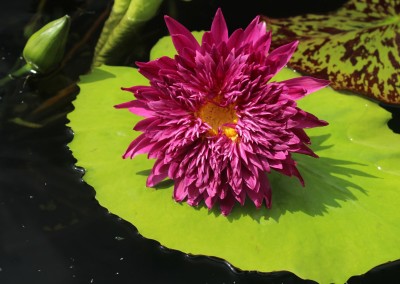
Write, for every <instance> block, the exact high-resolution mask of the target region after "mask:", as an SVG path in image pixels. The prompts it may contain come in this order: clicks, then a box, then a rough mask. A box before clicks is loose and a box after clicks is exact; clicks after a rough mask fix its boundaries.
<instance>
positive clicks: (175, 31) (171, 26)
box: [164, 16, 200, 54]
mask: <svg viewBox="0 0 400 284" xmlns="http://www.w3.org/2000/svg"><path fill="white" fill-rule="evenodd" d="M164 20H165V23H166V24H167V28H168V30H169V33H170V34H171V36H172V41H173V43H174V46H175V48H176V50H177V51H178V53H179V54H180V53H181V52H182V51H183V48H184V47H186V48H190V49H192V50H198V49H199V48H200V45H199V43H198V42H197V40H196V38H195V37H194V36H193V35H192V33H191V32H190V31H189V30H188V29H187V28H186V27H185V26H183V25H182V24H181V23H179V22H178V21H176V20H174V19H173V18H171V17H169V16H164ZM174 35H181V36H183V37H185V38H186V39H187V41H186V43H187V45H186V46H182V45H181V44H182V42H181V41H179V42H175V40H174ZM175 38H176V37H175Z"/></svg>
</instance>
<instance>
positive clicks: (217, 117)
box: [197, 101, 238, 141]
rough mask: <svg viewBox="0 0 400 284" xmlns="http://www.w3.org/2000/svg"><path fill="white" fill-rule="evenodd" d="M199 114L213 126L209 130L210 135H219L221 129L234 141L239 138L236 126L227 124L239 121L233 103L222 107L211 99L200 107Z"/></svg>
mask: <svg viewBox="0 0 400 284" xmlns="http://www.w3.org/2000/svg"><path fill="white" fill-rule="evenodd" d="M197 116H198V117H200V118H201V120H203V121H204V122H205V123H207V124H208V125H209V126H210V127H211V129H210V130H209V134H210V135H212V136H215V135H218V133H219V131H221V132H222V133H223V134H225V136H227V137H228V138H230V139H232V140H233V141H235V140H236V139H237V137H238V134H237V132H236V130H235V128H232V126H226V125H225V124H236V123H237V121H238V117H237V115H236V112H235V109H234V105H232V104H231V105H228V106H226V107H221V106H219V105H217V104H216V103H215V102H212V101H210V102H207V103H206V104H205V105H203V106H202V107H201V108H200V110H199V111H198V112H197Z"/></svg>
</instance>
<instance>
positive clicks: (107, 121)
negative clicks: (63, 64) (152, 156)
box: [68, 39, 400, 283]
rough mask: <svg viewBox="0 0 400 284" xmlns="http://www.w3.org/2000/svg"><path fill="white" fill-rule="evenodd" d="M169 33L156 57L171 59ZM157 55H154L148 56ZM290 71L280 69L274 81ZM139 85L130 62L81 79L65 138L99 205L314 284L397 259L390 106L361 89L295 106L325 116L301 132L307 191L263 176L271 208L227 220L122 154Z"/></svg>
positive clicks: (398, 215)
mask: <svg viewBox="0 0 400 284" xmlns="http://www.w3.org/2000/svg"><path fill="white" fill-rule="evenodd" d="M168 41H169V42H170V39H169V40H168V39H163V40H162V41H161V42H160V44H159V45H156V47H155V48H154V49H153V52H152V54H153V56H154V55H156V56H158V55H160V54H162V53H160V49H162V51H163V52H164V54H169V55H172V54H173V48H172V47H171V43H169V44H168ZM153 58H154V57H153ZM294 76H296V73H294V72H292V71H290V70H288V69H284V70H282V71H281V72H280V74H279V76H278V77H276V80H284V79H287V78H291V77H294ZM141 84H147V81H146V79H144V78H143V77H142V76H141V75H140V74H139V73H138V72H137V70H135V69H132V68H128V67H109V66H103V67H100V68H95V69H94V70H93V72H92V73H91V74H89V75H85V76H83V77H82V78H81V82H80V84H79V86H80V88H81V92H80V94H79V95H78V97H77V100H76V101H75V102H74V105H75V110H74V111H73V112H72V113H70V114H69V116H68V117H69V119H70V121H71V122H70V124H69V125H70V127H72V129H73V131H74V133H75V137H74V139H73V141H72V142H71V144H70V145H69V146H70V148H71V149H72V151H73V154H74V156H75V157H76V158H77V160H78V162H77V164H78V165H79V166H81V167H84V168H85V169H86V174H85V175H84V180H85V181H86V182H87V183H89V184H90V185H92V186H93V187H94V188H95V190H96V198H97V200H98V201H99V202H100V204H101V205H102V206H104V207H106V208H107V209H108V210H110V211H111V212H113V213H114V214H116V215H118V216H120V217H121V218H123V219H125V220H127V221H129V222H131V223H132V224H134V225H135V226H136V227H137V229H138V230H139V232H140V233H141V234H142V235H143V236H145V237H146V238H149V239H155V240H157V241H159V242H160V243H161V244H162V245H163V246H166V247H168V248H172V249H176V250H180V251H183V252H185V253H190V254H201V255H209V256H216V257H219V258H222V259H225V260H227V261H229V262H230V263H231V264H233V265H234V266H235V267H238V268H240V269H243V270H256V271H263V272H271V271H282V270H287V271H291V272H293V273H295V274H297V275H298V276H299V277H301V278H304V279H312V280H315V281H317V282H319V283H332V282H335V283H344V282H345V281H346V280H347V279H348V278H349V277H351V276H352V275H359V274H363V273H365V272H367V271H368V270H369V269H371V268H373V267H375V266H377V265H379V264H382V263H385V262H388V261H393V260H396V259H398V258H399V257H400V247H399V246H398V241H399V236H400V225H399V224H400V222H399V221H400V211H399V210H398V208H400V190H399V186H398V185H399V176H400V148H399V147H398V145H400V136H398V135H396V134H394V133H393V132H391V131H390V130H389V129H388V128H387V126H386V122H387V120H388V119H389V118H390V115H389V113H387V112H386V111H384V110H383V109H381V108H380V107H378V106H377V105H375V104H374V103H371V102H370V101H368V100H365V99H363V98H361V97H358V96H352V95H345V94H342V93H339V92H337V91H334V90H333V89H330V88H326V89H324V90H321V91H319V92H317V93H314V94H311V95H310V96H308V97H306V98H304V99H302V100H301V101H299V105H300V107H302V108H303V109H305V110H306V111H309V112H311V113H313V114H315V115H317V116H318V117H319V118H321V119H324V120H327V121H328V122H329V123H330V124H329V126H327V127H322V128H315V129H311V130H310V131H308V134H309V135H310V136H311V137H312V142H313V144H312V148H313V150H314V151H315V152H316V153H317V154H318V155H319V156H320V158H319V159H315V158H311V157H308V156H301V155H299V156H296V160H297V161H298V164H299V170H300V172H301V173H302V175H303V177H304V179H305V182H306V186H305V187H304V188H303V187H301V186H300V185H299V182H298V181H297V180H295V179H294V178H288V177H286V176H282V175H279V174H274V173H272V174H270V180H271V185H272V191H273V198H272V208H271V209H266V208H262V209H260V210H257V209H256V208H255V207H254V206H253V205H251V204H250V203H247V204H246V205H245V206H244V207H240V206H239V205H236V206H235V208H234V210H233V211H232V213H231V214H230V215H229V216H228V217H224V216H223V215H221V214H220V213H219V210H218V209H216V210H212V211H208V210H207V208H206V207H205V206H200V207H198V208H193V207H190V206H189V205H187V204H186V203H183V204H180V203H177V202H175V201H173V199H172V192H173V184H172V182H171V181H168V180H167V181H165V182H163V183H162V184H160V185H159V186H157V188H146V185H145V184H146V178H147V175H148V174H149V173H150V169H151V168H152V165H153V161H152V160H148V159H147V158H146V156H144V155H139V156H138V157H136V158H134V159H133V160H129V159H128V160H124V159H122V158H121V156H122V154H123V153H124V151H125V149H126V148H127V146H128V145H129V143H130V142H131V141H132V140H133V139H134V138H135V137H137V136H138V135H139V133H137V132H135V131H133V130H132V127H133V125H134V124H135V123H136V122H138V121H139V120H141V118H140V117H137V116H135V115H133V114H132V113H130V112H129V111H128V110H116V109H114V108H113V106H114V105H115V104H119V103H121V102H126V101H128V100H131V99H132V95H131V93H129V92H123V91H121V90H120V87H122V86H124V87H129V86H132V85H141Z"/></svg>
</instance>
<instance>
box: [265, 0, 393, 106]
mask: <svg viewBox="0 0 400 284" xmlns="http://www.w3.org/2000/svg"><path fill="white" fill-rule="evenodd" d="M264 20H266V21H267V22H268V27H269V28H270V29H271V30H272V31H273V37H274V40H273V41H272V42H273V46H274V47H277V46H280V45H282V44H284V43H287V42H291V41H293V40H295V39H299V40H300V44H299V47H298V49H297V51H296V53H295V54H294V56H293V57H292V59H291V61H290V62H289V66H290V67H292V68H294V69H296V70H299V71H301V72H304V73H307V74H313V75H314V76H317V77H320V78H324V79H328V80H330V81H331V82H332V84H331V86H332V87H333V88H335V89H339V90H350V91H354V92H356V93H359V94H363V95H366V96H368V97H370V98H373V99H376V100H378V101H382V102H385V103H390V104H400V94H399V93H400V1H398V0H351V1H349V2H348V3H347V4H345V5H344V6H343V7H342V8H340V9H339V10H337V11H336V12H333V13H330V14H326V15H314V14H307V15H303V16H297V17H292V18H285V19H269V18H264Z"/></svg>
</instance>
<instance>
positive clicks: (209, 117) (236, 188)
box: [117, 10, 328, 215]
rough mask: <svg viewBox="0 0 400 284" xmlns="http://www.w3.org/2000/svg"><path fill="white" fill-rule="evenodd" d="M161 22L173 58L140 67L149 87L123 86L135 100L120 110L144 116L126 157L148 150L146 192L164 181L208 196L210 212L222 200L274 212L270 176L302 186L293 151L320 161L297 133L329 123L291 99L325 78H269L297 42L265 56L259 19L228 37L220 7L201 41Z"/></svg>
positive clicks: (191, 198)
mask: <svg viewBox="0 0 400 284" xmlns="http://www.w3.org/2000/svg"><path fill="white" fill-rule="evenodd" d="M165 21H166V24H167V27H168V30H169V32H170V34H171V36H172V41H173V43H174V46H175V48H176V50H177V55H176V56H175V57H174V58H169V57H161V58H159V59H156V60H153V61H150V62H146V63H137V64H138V66H139V72H140V73H141V74H143V75H144V76H145V77H146V78H148V79H149V81H150V86H134V87H131V88H125V90H127V91H130V92H132V93H133V94H134V96H135V97H136V100H133V101H130V102H127V103H123V104H121V105H118V106H117V107H118V108H129V110H130V111H131V112H133V113H134V114H137V115H140V116H144V117H145V119H144V120H142V121H140V122H139V123H137V124H136V126H135V128H134V129H135V130H137V131H141V132H143V133H142V134H141V135H140V136H139V137H137V138H136V139H135V140H134V141H133V142H132V143H131V144H130V145H129V147H128V149H127V151H126V153H125V154H124V158H127V157H130V158H133V157H134V156H135V155H138V154H142V153H147V154H148V157H149V158H151V159H156V161H155V164H154V167H153V169H152V171H151V174H150V175H149V177H148V179H147V186H149V187H152V186H154V185H156V184H157V183H159V182H161V181H162V180H164V179H165V178H167V177H169V178H170V179H172V180H174V182H175V185H174V195H173V196H174V199H175V200H176V201H179V202H181V201H185V200H186V201H187V203H188V204H190V205H192V206H196V205H198V204H199V203H200V202H201V201H203V200H204V202H205V204H206V206H207V207H208V208H210V209H211V208H212V207H213V206H214V205H215V204H219V206H220V208H221V212H222V214H224V215H228V214H229V213H230V212H231V210H232V208H233V206H234V204H235V203H236V202H238V203H240V204H241V205H243V204H244V203H245V200H246V198H249V199H250V200H251V201H252V202H253V203H254V204H255V206H256V207H260V206H262V204H264V203H265V205H266V206H267V207H270V206H271V187H270V184H269V182H268V175H267V173H269V172H270V171H271V170H275V171H278V172H280V173H282V174H284V175H287V176H296V177H297V178H298V179H299V180H300V182H301V183H302V184H304V181H303V179H302V177H301V175H300V173H299V171H298V170H297V168H296V162H295V161H294V160H293V159H292V153H301V154H306V155H310V156H314V157H317V156H316V155H315V154H314V153H313V151H312V150H310V149H309V148H308V147H307V146H306V144H310V139H309V137H308V136H307V135H306V133H305V132H304V130H303V129H304V128H311V127H317V126H323V125H326V124H327V123H326V122H325V121H322V120H319V119H318V118H316V117H315V116H314V115H312V114H310V113H307V112H305V111H303V110H301V109H300V108H298V107H297V104H296V100H297V99H300V98H302V97H304V96H305V95H307V94H309V93H311V92H314V91H316V90H318V89H320V88H322V87H324V86H326V85H327V84H328V81H325V80H320V79H315V78H310V77H300V78H295V79H291V80H286V81H282V82H270V80H271V78H272V77H273V76H274V75H275V74H276V73H277V72H278V71H279V70H280V69H282V68H283V67H284V66H285V65H286V63H287V62H288V60H289V59H290V57H291V56H292V54H293V52H294V51H295V49H296V47H297V44H298V43H297V42H293V43H290V44H287V45H284V46H281V47H279V48H277V49H275V50H273V51H271V52H269V47H270V42H271V33H270V32H268V31H267V30H266V26H265V23H264V22H260V20H259V17H256V18H255V19H254V20H253V21H252V22H251V23H250V24H249V26H248V27H247V28H246V29H245V30H242V29H238V30H236V31H235V32H233V33H232V34H231V35H230V36H229V35H228V29H227V26H226V22H225V19H224V17H223V15H222V12H221V10H218V11H217V13H216V15H215V18H214V20H213V23H212V25H211V31H209V32H205V33H204V35H203V38H202V42H201V44H199V43H198V42H197V41H196V39H195V38H194V37H193V35H192V34H191V33H190V32H189V31H188V30H187V29H186V28H185V27H184V26H183V25H181V24H180V23H178V22H177V21H175V20H174V19H172V18H170V17H168V16H166V17H165Z"/></svg>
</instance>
